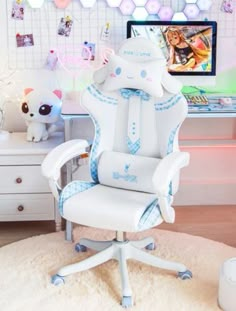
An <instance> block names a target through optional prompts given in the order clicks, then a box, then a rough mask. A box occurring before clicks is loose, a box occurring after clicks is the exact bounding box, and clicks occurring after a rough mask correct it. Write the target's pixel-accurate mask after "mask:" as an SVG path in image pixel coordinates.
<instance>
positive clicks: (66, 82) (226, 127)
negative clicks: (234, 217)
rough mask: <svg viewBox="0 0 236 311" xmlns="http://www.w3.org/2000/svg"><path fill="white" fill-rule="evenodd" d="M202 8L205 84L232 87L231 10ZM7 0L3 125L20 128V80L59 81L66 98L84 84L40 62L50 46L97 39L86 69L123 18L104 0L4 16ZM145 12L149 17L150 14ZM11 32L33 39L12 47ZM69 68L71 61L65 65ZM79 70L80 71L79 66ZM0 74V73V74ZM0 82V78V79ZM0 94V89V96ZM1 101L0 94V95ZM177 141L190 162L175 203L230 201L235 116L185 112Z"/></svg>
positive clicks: (23, 83) (114, 41)
mask: <svg viewBox="0 0 236 311" xmlns="http://www.w3.org/2000/svg"><path fill="white" fill-rule="evenodd" d="M212 2H213V3H212V6H211V8H210V10H209V11H203V12H202V13H201V14H200V16H199V17H198V19H201V20H203V19H208V20H216V21H217V22H218V38H217V40H218V48H217V83H216V86H215V87H214V88H211V89H209V91H212V92H220V93H236V83H235V80H236V58H235V51H236V15H235V11H236V8H235V11H234V12H233V13H232V14H229V13H228V14H227V13H223V12H222V11H221V10H220V6H221V2H222V0H215V1H212ZM160 3H162V4H163V5H171V6H172V7H173V9H174V10H175V11H179V10H181V9H182V8H183V3H184V1H165V0H160ZM10 13H11V1H7V0H5V1H4V3H3V4H2V7H1V10H0V21H1V22H0V23H1V29H4V31H3V33H2V37H1V49H0V68H2V70H0V74H1V75H5V74H12V77H11V82H12V84H11V85H10V86H8V87H7V88H6V89H4V94H5V95H8V96H9V98H8V99H7V100H6V123H5V126H6V128H7V129H9V130H11V131H24V130H25V125H24V122H23V121H22V119H21V117H20V114H19V112H18V103H19V101H20V97H21V96H22V90H23V89H24V88H25V87H47V88H48V87H50V88H52V89H54V88H61V89H62V90H63V92H64V96H65V98H66V97H68V96H69V95H70V92H71V91H74V90H75V91H79V90H80V89H82V88H83V87H84V86H85V84H84V82H83V79H81V75H80V74H78V75H77V73H78V72H77V73H76V78H73V76H75V71H73V72H72V73H71V72H68V71H67V70H63V69H62V68H59V69H57V70H56V71H50V70H48V69H46V68H45V62H46V57H47V55H48V52H49V50H50V49H54V48H57V47H59V48H60V49H62V50H63V51H64V52H66V53H68V51H69V52H70V51H72V50H74V51H76V50H78V49H79V46H80V44H81V43H82V42H84V41H88V42H94V43H96V59H95V61H94V63H93V68H92V69H91V72H89V73H87V83H88V82H89V81H90V78H91V73H92V71H93V70H94V68H96V67H97V66H99V65H100V64H101V55H102V50H103V49H104V48H105V47H111V48H114V49H116V48H117V47H118V46H119V44H120V42H121V41H122V40H123V39H124V38H125V37H126V21H127V20H128V19H131V17H130V16H122V15H121V13H120V11H119V9H117V8H109V7H108V6H107V5H106V1H105V0H97V2H96V4H95V5H94V7H93V8H92V9H84V8H82V6H81V5H80V2H79V1H77V0H72V2H71V5H70V6H69V7H68V8H67V9H65V10H59V9H56V8H55V6H54V3H53V1H51V0H45V3H44V6H43V7H42V8H41V9H35V10H32V9H29V7H28V5H27V3H26V5H25V19H24V21H23V22H22V21H15V20H12V19H11V18H10ZM66 16H70V17H71V18H72V19H73V28H72V30H73V31H72V33H71V35H70V37H69V38H65V37H59V36H58V35H55V34H56V32H57V29H58V21H59V20H60V18H61V17H66ZM150 18H152V17H150ZM107 22H109V23H110V31H111V37H110V40H109V41H102V40H101V31H102V27H103V26H104V25H105V24H106V23H107ZM17 33H20V34H25V33H33V35H34V39H35V45H34V47H27V48H16V42H15V36H16V34H17ZM69 69H71V68H69ZM80 73H81V74H82V72H80ZM0 77H1V76H0ZM0 88H1V86H0ZM0 98H1V97H0ZM1 102H2V100H1ZM77 136H79V137H85V138H89V137H92V136H93V125H92V123H91V121H88V120H87V121H86V120H83V121H75V122H74V125H73V137H77ZM180 138H181V145H182V149H183V150H186V151H189V152H190V153H191V163H190V166H189V167H188V168H185V169H184V170H183V174H182V176H181V187H180V192H179V193H178V195H177V198H176V201H175V203H176V204H177V205H178V204H181V205H184V204H186V205H187V204H193V205H194V204H225V203H227V204H236V195H235V194H234V192H235V191H234V189H235V186H236V174H235V173H236V170H235V167H236V166H235V156H236V146H235V138H236V122H235V120H234V118H222V117H221V118H212V119H209V118H207V119H206V118H202V119H201V118H198V119H192V118H188V119H187V120H186V121H185V123H184V125H183V127H182V129H181V131H180Z"/></svg>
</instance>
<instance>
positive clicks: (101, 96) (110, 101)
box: [87, 84, 118, 105]
mask: <svg viewBox="0 0 236 311" xmlns="http://www.w3.org/2000/svg"><path fill="white" fill-rule="evenodd" d="M87 90H88V92H89V93H90V94H91V95H92V96H93V97H95V98H96V99H98V100H100V101H102V102H103V103H105V104H111V105H117V104H118V100H117V99H115V98H114V97H110V96H105V95H104V94H103V93H101V92H100V91H99V90H98V89H97V88H96V86H95V85H93V84H92V85H90V86H88V88H87Z"/></svg>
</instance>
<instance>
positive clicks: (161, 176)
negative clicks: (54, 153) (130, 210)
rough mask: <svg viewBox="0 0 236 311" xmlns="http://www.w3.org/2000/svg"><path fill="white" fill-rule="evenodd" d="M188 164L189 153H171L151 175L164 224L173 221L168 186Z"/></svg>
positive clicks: (173, 214)
mask: <svg viewBox="0 0 236 311" xmlns="http://www.w3.org/2000/svg"><path fill="white" fill-rule="evenodd" d="M188 163H189V153H187V152H180V151H178V152H173V153H170V154H168V155H167V156H166V157H165V158H163V159H162V160H161V161H160V163H159V164H158V166H157V168H156V170H155V172H154V174H153V178H152V181H153V184H154V189H155V191H156V193H157V195H158V203H159V206H160V210H161V214H162V217H163V219H164V220H165V221H166V222H169V223H173V222H174V221H175V211H174V209H173V207H172V206H171V203H170V202H169V199H168V195H169V185H170V182H171V181H172V179H173V178H174V176H175V175H176V174H177V173H178V172H179V171H180V169H181V168H183V167H185V166H187V165H188Z"/></svg>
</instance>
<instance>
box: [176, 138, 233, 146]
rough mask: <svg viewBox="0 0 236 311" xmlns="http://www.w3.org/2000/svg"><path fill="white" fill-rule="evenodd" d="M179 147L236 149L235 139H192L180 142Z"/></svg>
mask: <svg viewBox="0 0 236 311" xmlns="http://www.w3.org/2000/svg"><path fill="white" fill-rule="evenodd" d="M180 147H196V148H201V147H205V148H217V147H219V148H236V139H211V140H209V139H192V140H181V141H180Z"/></svg>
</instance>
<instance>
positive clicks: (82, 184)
mask: <svg viewBox="0 0 236 311" xmlns="http://www.w3.org/2000/svg"><path fill="white" fill-rule="evenodd" d="M95 185H96V183H93V182H88V181H79V180H76V181H72V182H71V183H69V184H68V185H67V186H66V187H65V188H64V189H63V190H62V192H61V194H60V198H59V211H60V214H61V215H62V216H63V205H64V203H65V201H66V200H68V199H69V198H71V197H72V196H73V195H75V194H77V193H79V192H83V191H86V190H88V189H89V188H92V187H94V186H95Z"/></svg>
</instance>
